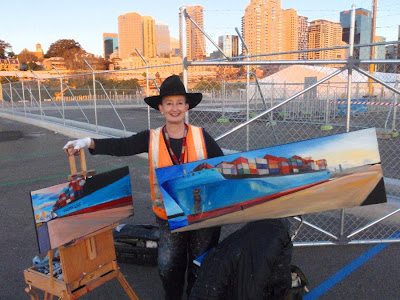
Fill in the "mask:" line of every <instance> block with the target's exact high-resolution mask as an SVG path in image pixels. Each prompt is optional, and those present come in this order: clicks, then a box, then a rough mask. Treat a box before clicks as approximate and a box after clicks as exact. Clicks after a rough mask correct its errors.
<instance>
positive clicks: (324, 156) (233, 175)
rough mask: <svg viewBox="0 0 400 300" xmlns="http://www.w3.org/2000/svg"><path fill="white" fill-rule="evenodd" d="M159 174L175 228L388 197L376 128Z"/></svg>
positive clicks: (364, 203) (325, 208)
mask: <svg viewBox="0 0 400 300" xmlns="http://www.w3.org/2000/svg"><path fill="white" fill-rule="evenodd" d="M156 173H157V179H158V182H159V186H160V190H161V194H162V197H163V201H164V206H165V209H166V212H167V216H168V222H169V225H170V228H171V230H173V231H184V230H192V229H198V228H203V227H211V226H217V225H224V224H231V223H238V222H248V221H253V220H258V219H265V218H281V217H287V216H295V215H300V214H305V213H312V212H319V211H324V210H332V209H340V208H348V207H354V206H360V205H367V204H377V203H383V202H386V193H385V188H384V183H383V175H382V169H381V164H380V156H379V151H378V143H377V138H376V133H375V129H373V128H371V129H364V130H359V131H354V132H349V133H344V134H337V135H331V136H327V137H321V138H316V139H311V140H306V141H301V142H296V143H291V144H286V145H280V146H275V147H270V148H264V149H258V150H253V151H248V152H242V153H237V154H231V155H227V156H223V157H217V158H212V159H207V160H202V161H198V162H192V163H187V164H183V165H176V166H171V167H166V168H161V169H157V170H156Z"/></svg>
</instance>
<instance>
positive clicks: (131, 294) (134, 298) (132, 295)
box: [117, 270, 139, 300]
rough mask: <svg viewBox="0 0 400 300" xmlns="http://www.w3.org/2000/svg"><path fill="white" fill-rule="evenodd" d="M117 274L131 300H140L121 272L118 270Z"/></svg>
mask: <svg viewBox="0 0 400 300" xmlns="http://www.w3.org/2000/svg"><path fill="white" fill-rule="evenodd" d="M117 272H118V275H117V279H118V281H119V283H120V284H121V285H122V287H123V288H124V290H125V292H126V293H127V294H128V296H129V298H131V299H132V300H139V298H138V297H137V296H136V294H135V292H134V291H133V289H132V288H131V286H130V285H129V283H128V282H127V281H126V279H125V277H124V275H122V273H121V271H120V270H118V271H117Z"/></svg>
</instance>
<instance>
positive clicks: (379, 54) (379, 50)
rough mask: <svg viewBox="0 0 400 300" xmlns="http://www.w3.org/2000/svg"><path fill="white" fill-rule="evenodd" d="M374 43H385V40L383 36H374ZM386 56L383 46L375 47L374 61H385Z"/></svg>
mask: <svg viewBox="0 0 400 300" xmlns="http://www.w3.org/2000/svg"><path fill="white" fill-rule="evenodd" d="M375 42H376V43H378V42H386V38H385V37H384V36H375ZM385 56H386V47H385V45H379V46H376V47H375V59H385Z"/></svg>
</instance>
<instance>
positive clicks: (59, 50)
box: [46, 39, 83, 57]
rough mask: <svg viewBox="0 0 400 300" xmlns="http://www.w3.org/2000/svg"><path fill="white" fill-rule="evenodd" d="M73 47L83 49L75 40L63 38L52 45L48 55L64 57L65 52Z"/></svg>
mask: <svg viewBox="0 0 400 300" xmlns="http://www.w3.org/2000/svg"><path fill="white" fill-rule="evenodd" d="M71 49H74V50H83V49H82V46H81V45H80V44H79V43H78V42H76V41H75V40H67V39H61V40H58V41H56V42H54V43H52V44H51V45H50V47H49V50H47V52H46V57H64V53H65V52H66V51H68V50H71Z"/></svg>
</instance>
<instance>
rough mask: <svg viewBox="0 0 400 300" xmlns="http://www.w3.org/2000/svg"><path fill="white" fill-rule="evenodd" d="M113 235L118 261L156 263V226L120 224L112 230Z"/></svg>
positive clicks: (141, 263) (157, 232)
mask: <svg viewBox="0 0 400 300" xmlns="http://www.w3.org/2000/svg"><path fill="white" fill-rule="evenodd" d="M113 236H114V244H115V251H116V255H117V261H118V262H120V263H130V264H138V265H149V266H156V265H157V257H158V240H159V238H160V233H159V228H158V226H154V225H142V224H138V225H132V224H121V225H119V226H117V227H116V228H115V229H114V230H113Z"/></svg>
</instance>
